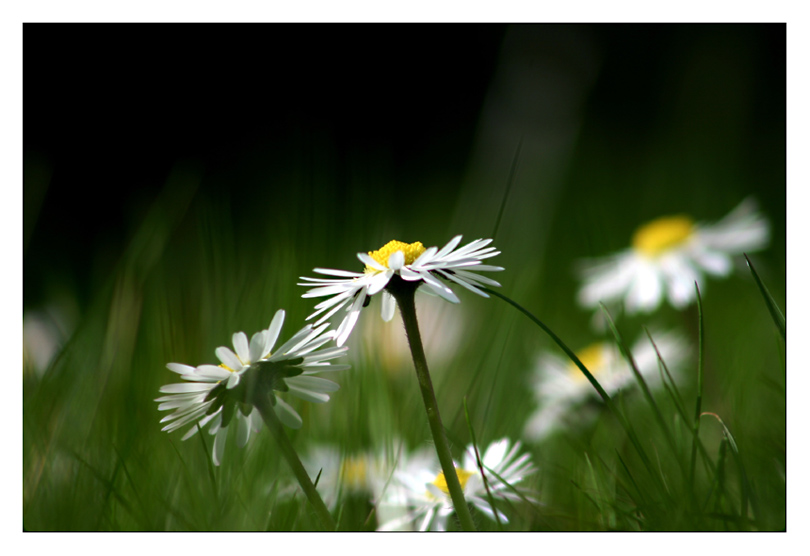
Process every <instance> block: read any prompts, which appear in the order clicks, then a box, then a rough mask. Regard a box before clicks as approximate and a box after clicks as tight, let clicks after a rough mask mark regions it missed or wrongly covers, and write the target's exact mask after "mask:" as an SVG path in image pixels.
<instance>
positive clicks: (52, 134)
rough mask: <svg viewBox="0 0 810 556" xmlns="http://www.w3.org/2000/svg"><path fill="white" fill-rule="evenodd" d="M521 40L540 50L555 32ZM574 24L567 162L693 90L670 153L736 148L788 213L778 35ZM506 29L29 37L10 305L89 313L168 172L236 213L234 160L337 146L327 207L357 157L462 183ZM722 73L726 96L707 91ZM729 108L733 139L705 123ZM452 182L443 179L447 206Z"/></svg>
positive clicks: (401, 180)
mask: <svg viewBox="0 0 810 556" xmlns="http://www.w3.org/2000/svg"><path fill="white" fill-rule="evenodd" d="M522 27H526V28H527V29H529V31H530V32H532V33H535V34H538V35H541V36H542V35H543V34H547V33H548V32H549V30H552V31H555V32H559V31H560V29H562V28H564V26H547V27H544V26H522ZM572 27H573V28H575V29H576V31H577V32H578V33H579V35H580V36H581V37H585V39H587V42H588V43H589V48H590V49H591V51H592V53H593V55H594V56H595V57H596V59H597V60H598V62H597V64H598V72H597V74H596V78H595V80H594V81H593V85H592V88H591V89H590V91H589V92H588V95H587V98H586V101H585V104H584V106H583V114H582V121H583V128H584V129H583V132H582V137H583V138H584V140H583V141H581V143H580V153H581V154H582V156H585V155H587V154H588V151H587V150H586V149H587V147H588V145H589V143H588V141H587V140H588V138H590V137H594V138H596V140H598V141H606V142H608V143H607V144H602V145H600V153H599V154H600V155H603V156H604V157H606V158H612V159H613V163H614V164H632V163H634V162H638V160H639V159H640V158H641V157H642V156H646V155H647V154H648V153H649V145H650V142H651V140H653V139H655V138H656V137H659V136H660V135H661V130H662V129H666V128H667V126H671V125H672V118H673V117H677V116H675V112H676V108H677V103H678V97H679V96H680V97H684V96H686V98H687V100H688V95H689V94H693V95H694V94H701V95H702V96H701V98H700V100H699V101H698V102H696V103H695V105H694V106H692V107H690V110H691V112H690V113H691V114H692V117H691V118H690V120H689V121H688V122H686V124H687V125H682V126H681V129H680V130H676V132H675V133H674V135H673V140H684V141H688V142H689V143H690V144H691V145H692V146H697V147H702V146H706V147H707V149H708V150H709V151H712V150H714V151H717V153H718V154H719V155H720V156H723V154H722V153H724V152H726V151H725V150H723V148H722V144H721V145H718V143H722V142H724V141H726V142H728V141H732V142H733V143H734V147H738V150H737V153H738V154H737V155H736V156H737V157H738V158H739V159H740V161H741V162H742V163H743V164H745V165H746V166H747V168H744V169H743V170H742V171H741V174H742V175H745V176H746V178H749V179H750V183H751V184H755V185H756V186H757V188H758V189H759V190H760V191H761V192H766V193H767V195H760V202H762V203H765V204H766V205H769V204H771V203H770V201H769V199H768V197H770V196H771V195H770V194H771V193H773V196H772V199H773V203H772V204H771V206H772V208H774V209H777V210H778V209H779V208H780V207H779V205H780V204H782V205H783V202H784V181H783V180H781V181H780V180H779V179H776V180H774V179H773V178H774V177H776V178H780V177H782V175H781V174H779V172H783V167H782V165H783V159H780V156H779V155H780V154H781V153H783V152H784V131H785V127H784V124H785V79H784V77H785V26H784V25H725V26H719V25H587V26H582V25H577V26H572ZM507 29H509V27H508V26H504V25H393V24H392V25H329V24H322V25H253V24H244V25H129V24H118V25H65V24H36V25H32V24H27V25H25V26H24V37H23V38H24V50H23V53H24V75H23V78H24V81H23V86H24V90H23V93H24V107H23V108H24V112H23V117H24V137H23V139H24V163H25V170H26V186H25V188H24V232H25V233H24V242H25V257H24V265H25V267H24V303H25V304H30V303H36V302H37V301H39V300H40V299H41V298H42V297H43V296H44V295H45V290H46V285H47V283H48V281H49V280H52V279H54V276H56V277H57V278H56V279H57V280H69V281H71V282H73V283H74V286H75V288H76V289H77V290H78V291H79V292H80V293H81V295H82V297H83V298H86V297H87V290H88V288H92V287H93V285H92V284H93V280H95V279H99V278H98V276H103V275H104V274H105V272H106V271H107V270H109V265H110V264H112V261H114V260H115V258H116V253H117V252H118V251H120V249H121V245H122V244H123V242H125V241H126V239H127V234H128V233H129V230H130V229H131V227H132V226H134V225H136V223H137V222H138V221H139V219H141V218H142V216H143V215H142V212H143V210H144V208H145V207H146V206H148V205H149V203H150V202H151V200H152V199H153V198H154V197H155V196H156V195H157V193H158V191H160V189H161V188H162V187H163V185H164V182H165V180H166V177H167V175H168V173H169V171H170V169H171V168H172V166H173V165H174V164H175V163H176V162H178V161H179V160H194V161H198V162H199V163H201V165H202V168H203V172H204V176H206V177H211V176H215V175H219V176H222V175H223V174H224V175H226V176H227V177H228V178H232V179H231V180H230V183H229V184H228V185H224V183H223V182H227V181H228V180H227V179H226V180H213V179H205V178H204V179H203V181H202V184H201V194H206V190H207V189H209V190H210V189H212V188H213V189H218V188H219V189H221V188H223V187H225V188H227V189H230V191H231V192H232V193H234V198H236V199H237V201H236V205H232V209H233V210H234V211H237V212H238V211H239V209H240V206H239V203H240V201H239V200H238V199H242V200H246V199H249V198H250V197H251V195H252V188H259V187H260V188H263V189H266V188H267V187H268V186H267V185H266V184H259V185H257V184H255V183H251V182H250V181H249V180H241V181H240V180H239V177H240V171H243V170H244V166H245V164H244V160H243V159H244V157H245V155H246V153H251V152H256V151H257V149H259V150H261V152H262V153H263V154H262V157H263V158H264V161H265V164H266V166H267V167H269V168H271V169H275V168H277V167H278V166H279V165H280V164H281V161H283V160H284V159H285V158H286V157H295V158H296V160H297V161H298V163H299V164H300V165H301V166H307V165H308V164H310V165H311V164H312V163H313V156H314V155H313V147H312V145H313V144H314V143H315V144H316V143H318V142H326V143H328V144H329V145H330V146H331V148H333V149H334V156H335V160H334V166H333V167H332V168H328V169H327V170H329V171H331V172H332V173H333V176H334V180H333V182H332V184H331V186H332V187H334V188H335V191H336V193H337V195H336V197H335V198H336V199H337V200H338V203H339V204H340V203H342V202H345V196H344V194H345V193H346V192H347V191H348V190H349V189H350V188H351V187H352V186H351V184H349V183H348V181H350V180H351V175H350V170H349V168H348V165H349V162H348V161H347V159H348V158H349V157H350V156H352V155H355V154H356V153H360V156H364V157H366V158H367V159H368V160H369V161H368V164H374V160H375V159H380V158H384V159H385V164H386V170H385V171H386V172H387V173H388V175H389V177H390V178H391V179H390V181H389V183H386V184H381V185H380V187H382V188H389V189H396V188H397V187H402V186H403V184H407V186H408V187H410V188H411V189H413V188H414V187H416V188H417V190H416V191H414V192H413V193H414V195H415V196H417V197H418V196H419V195H425V194H428V193H430V191H429V190H428V191H422V190H419V189H418V188H419V187H420V185H419V180H418V179H410V178H412V177H413V176H418V175H419V174H420V172H425V171H436V169H437V168H441V169H442V170H446V171H447V172H448V173H449V174H450V175H454V176H458V175H460V174H462V172H463V169H464V167H465V165H466V164H467V162H468V157H469V155H470V150H471V146H472V142H473V136H474V133H475V129H476V124H477V121H478V118H479V115H480V112H481V107H482V104H483V102H484V98H485V95H486V93H487V89H488V87H489V86H490V83H491V80H492V76H493V72H494V71H495V68H496V63H497V60H498V56H499V52H500V48H501V44H502V41H503V39H504V36H505V34H506V32H507ZM553 54H554V53H553V52H552V55H553ZM564 54H565V53H562V55H560V57H559V58H560V62H559V63H560V64H564V63H565V62H566V60H565V56H564ZM524 55H525V56H532V55H533V53H531V52H526V53H524ZM696 59H697V60H698V61H697V63H695V62H694V60H696ZM729 67H730V68H731V70H732V71H731V74H732V75H731V78H732V81H731V82H730V83H729V82H722V81H718V80H717V77H716V76H717V74H719V75H721V76H722V75H723V73H724V72H726V71H727V70H728V69H729ZM684 72H691V74H690V73H686V74H684ZM712 74H714V75H715V78H714V79H713V76H712ZM735 78H736V79H737V81H739V83H735V82H734V79H735ZM735 85H738V88H737V89H736V90H735V89H734V87H735ZM712 87H723V89H725V90H720V91H716V92H715V94H712V93H713V91H712V90H711V88H712ZM689 89H696V90H697V93H694V92H693V93H690V91H689ZM707 92H708V93H709V94H708V95H703V93H707ZM735 93H736V94H735ZM740 103H745V110H746V111H745V114H744V124H745V127H744V128H742V129H733V128H731V129H729V128H727V127H723V126H719V125H717V122H718V121H720V123H723V122H722V119H723V116H724V114H733V113H734V111H735V110H736V109H737V108H736V107H737V105H739V104H740ZM679 133H680V134H683V135H684V137H678V134H679ZM517 141H518V138H517V137H515V138H514V139H513V141H512V142H513V143H515V144H516V143H517ZM608 147H609V148H610V152H606V149H607V148H608ZM273 153H276V154H275V155H274V154H273ZM707 155H709V156H712V155H713V153H712V152H708V153H707ZM775 172H776V173H775ZM573 175H574V176H576V172H575V171H574V172H573ZM503 179H504V181H505V176H503ZM498 185H499V187H500V186H501V184H498ZM460 186H461V180H460V179H456V180H447V181H446V182H445V184H444V186H443V187H444V188H446V191H445V194H446V196H447V197H448V198H450V197H452V196H453V195H454V194H456V193H457V191H458V189H459V188H460ZM273 187H275V188H279V187H283V186H282V185H279V184H276V185H274V186H273ZM425 187H426V188H427V186H425ZM749 188H750V187H749ZM372 189H373V187H372ZM428 189H429V188H428ZM763 197H764V198H763ZM241 202H248V203H249V201H241ZM335 208H336V209H338V210H340V209H341V208H343V207H341V206H337V207H335ZM729 208H731V207H728V206H727V207H724V208H723V211H725V210H727V209H729ZM721 212H722V211H721ZM93 269H95V270H93ZM94 272H95V273H96V274H93V273H94ZM97 275H98V276H97ZM94 276H96V278H94Z"/></svg>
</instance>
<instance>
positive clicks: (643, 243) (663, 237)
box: [633, 216, 695, 257]
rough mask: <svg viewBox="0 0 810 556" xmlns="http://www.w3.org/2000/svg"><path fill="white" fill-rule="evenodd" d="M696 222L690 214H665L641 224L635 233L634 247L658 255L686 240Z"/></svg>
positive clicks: (639, 250) (641, 251)
mask: <svg viewBox="0 0 810 556" xmlns="http://www.w3.org/2000/svg"><path fill="white" fill-rule="evenodd" d="M694 228H695V223H694V222H693V221H692V219H691V218H689V217H688V216H665V217H663V218H658V219H657V220H653V221H652V222H649V223H647V224H644V225H643V226H641V227H640V228H639V229H638V230H636V232H635V233H634V234H633V248H634V249H635V250H636V251H638V252H639V253H642V254H644V255H647V256H648V257H657V256H659V255H661V254H663V253H664V252H666V251H668V250H669V249H671V248H673V247H675V246H677V245H680V244H682V243H684V242H686V241H687V240H688V239H689V238H690V237H691V236H692V232H693V231H694Z"/></svg>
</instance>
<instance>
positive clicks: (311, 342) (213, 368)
mask: <svg viewBox="0 0 810 556" xmlns="http://www.w3.org/2000/svg"><path fill="white" fill-rule="evenodd" d="M284 316H285V313H284V311H283V310H279V311H277V312H276V314H275V316H274V317H273V320H272V322H271V323H270V326H269V327H268V328H267V329H266V330H262V331H260V332H257V333H256V334H254V335H253V337H252V338H251V339H250V341H249V342H248V338H247V335H246V334H245V333H244V332H237V333H236V334H234V335H233V350H231V349H230V348H228V347H224V346H223V347H219V348H217V349H216V351H215V353H216V356H217V358H218V359H219V360H220V362H221V364H220V365H200V366H198V367H192V366H190V365H184V364H181V363H169V364H168V365H167V367H168V369H169V370H170V371H173V372H175V373H177V374H179V375H180V377H181V378H182V379H183V380H185V381H186V382H183V383H178V384H168V385H166V386H163V387H161V388H160V391H161V392H162V393H164V394H168V395H167V396H163V397H160V398H157V399H156V400H155V401H156V402H160V405H159V406H158V409H159V410H161V411H166V410H170V409H174V410H175V411H174V412H173V413H171V414H169V415H167V416H166V417H164V418H163V419H161V423H164V422H168V424H167V425H166V426H164V427H163V429H162V430H164V431H166V432H171V431H174V430H176V429H179V428H181V427H183V426H185V425H188V424H189V423H191V424H192V426H191V428H190V429H189V430H188V431H187V432H186V434H185V435H184V436H183V438H182V439H183V440H186V439H188V438H190V437H191V436H193V435H194V433H196V432H197V430H199V429H201V428H204V427H206V426H208V432H209V433H210V434H212V435H215V439H214V450H213V460H214V464H216V465H219V464H220V462H221V461H222V454H223V451H224V448H225V438H226V435H227V430H228V427H229V426H230V424H231V423H232V422H233V419H235V420H236V423H237V428H238V432H237V443H238V445H239V446H240V447H243V446H244V445H245V444H247V442H248V440H249V439H250V435H251V432H258V431H259V429H260V428H261V424H262V419H261V416H260V415H259V412H258V410H257V409H256V408H255V407H253V406H252V405H251V404H250V403H246V402H244V401H237V400H231V399H228V398H227V392H225V393H224V394H225V395H224V396H220V395H213V394H214V392H213V390H214V389H215V388H218V387H220V390H222V386H224V389H225V390H233V389H234V388H235V387H236V386H238V385H239V383H240V381H241V380H243V377H244V375H245V373H246V372H248V371H249V370H250V369H251V366H252V365H254V364H255V363H258V362H271V363H282V362H285V361H295V362H294V363H291V366H294V367H298V368H300V370H301V374H299V375H298V376H293V377H288V378H285V379H284V382H285V383H286V385H287V387H288V389H289V390H288V393H289V394H291V395H293V396H296V397H298V398H301V399H304V400H307V401H311V402H316V403H323V402H326V401H328V400H329V394H328V393H329V392H334V391H336V390H338V389H339V388H340V387H339V386H338V385H337V384H336V383H334V382H332V381H331V380H327V379H324V378H321V377H317V376H314V375H316V374H318V373H321V372H325V371H340V370H344V369H348V368H349V366H348V365H333V364H331V363H330V362H329V361H330V360H331V359H335V358H337V357H341V356H342V355H344V354H345V352H346V349H347V348H336V347H333V348H326V349H321V350H318V349H319V348H320V347H322V346H323V345H324V344H326V343H327V342H329V341H331V340H332V339H333V332H328V333H324V332H325V330H326V328H328V325H322V326H318V327H313V326H312V325H307V326H305V327H304V328H302V329H301V330H299V331H298V332H297V333H295V334H294V335H293V336H292V338H290V339H289V340H288V341H287V342H285V343H284V344H282V345H281V346H280V347H279V348H278V349H277V350H275V351H274V350H273V347H274V346H275V344H276V341H277V340H278V336H279V333H280V332H281V327H282V325H283V324H284ZM223 399H224V401H223ZM274 409H275V411H276V414H277V415H278V417H279V419H280V420H281V422H282V423H284V424H285V425H287V426H289V427H292V428H298V427H300V426H301V424H302V421H301V417H300V416H299V415H298V413H297V412H296V411H295V410H294V409H293V408H292V407H291V406H290V405H289V404H287V403H285V402H284V400H282V399H281V398H279V397H278V396H276V399H275V406H274ZM231 416H232V418H231Z"/></svg>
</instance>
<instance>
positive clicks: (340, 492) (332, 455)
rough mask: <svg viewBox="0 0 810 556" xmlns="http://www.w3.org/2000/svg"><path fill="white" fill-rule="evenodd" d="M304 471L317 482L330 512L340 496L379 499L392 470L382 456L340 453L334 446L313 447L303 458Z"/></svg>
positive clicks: (365, 453) (370, 453)
mask: <svg viewBox="0 0 810 556" xmlns="http://www.w3.org/2000/svg"><path fill="white" fill-rule="evenodd" d="M304 467H305V468H306V470H307V473H309V475H310V476H311V477H312V478H313V479H314V478H315V477H320V478H319V479H318V491H319V492H320V493H321V495H322V497H323V501H324V503H325V504H326V505H327V506H329V507H330V508H334V507H335V505H336V504H337V501H338V500H339V499H340V498H341V496H345V495H347V494H349V495H355V496H367V497H368V499H369V500H370V501H372V502H373V501H375V500H376V499H378V498H379V497H380V495H381V494H382V492H383V489H384V488H385V486H386V484H387V482H388V481H389V480H390V478H391V475H392V467H393V466H391V465H389V464H388V463H387V459H386V458H385V457H384V455H382V454H376V453H372V452H357V453H354V454H348V453H344V452H343V451H341V450H339V449H338V448H336V447H334V446H316V447H314V448H312V449H311V450H310V452H309V453H308V454H307V456H306V457H305V458H304Z"/></svg>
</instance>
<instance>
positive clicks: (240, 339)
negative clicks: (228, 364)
mask: <svg viewBox="0 0 810 556" xmlns="http://www.w3.org/2000/svg"><path fill="white" fill-rule="evenodd" d="M233 347H234V350H235V351H236V356H237V357H238V358H239V360H240V361H242V362H243V363H244V362H248V361H250V348H249V347H248V338H247V334H245V333H244V332H236V333H235V334H234V335H233Z"/></svg>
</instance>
